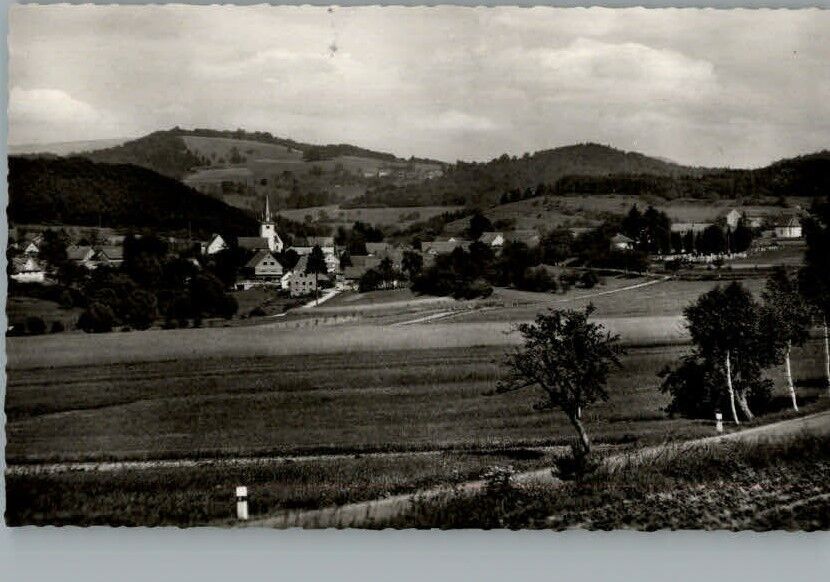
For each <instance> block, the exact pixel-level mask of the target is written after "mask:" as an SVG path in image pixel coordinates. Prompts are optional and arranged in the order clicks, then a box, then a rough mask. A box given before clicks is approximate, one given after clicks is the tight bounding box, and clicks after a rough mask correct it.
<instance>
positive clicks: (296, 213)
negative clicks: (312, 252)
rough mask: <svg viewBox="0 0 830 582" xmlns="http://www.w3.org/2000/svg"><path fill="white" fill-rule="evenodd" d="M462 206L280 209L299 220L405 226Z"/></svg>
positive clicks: (288, 216) (290, 217) (334, 206)
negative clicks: (306, 218) (311, 218)
mask: <svg viewBox="0 0 830 582" xmlns="http://www.w3.org/2000/svg"><path fill="white" fill-rule="evenodd" d="M460 208H461V207H460V206H412V207H400V208H394V207H389V208H340V207H339V206H337V205H329V206H314V207H311V208H296V209H288V210H280V215H281V216H284V217H286V218H289V219H291V220H296V221H299V222H302V221H304V220H305V217H306V216H311V217H313V219H314V221H315V222H326V223H331V224H334V225H339V224H343V225H348V226H351V225H352V224H354V223H355V222H357V221H360V222H366V223H369V224H373V225H376V226H397V227H405V226H407V225H409V224H412V223H413V222H419V221H422V220H427V219H430V218H432V217H433V216H438V215H440V214H444V213H445V212H453V211H455V210H459V209H460ZM321 218H322V219H323V220H321Z"/></svg>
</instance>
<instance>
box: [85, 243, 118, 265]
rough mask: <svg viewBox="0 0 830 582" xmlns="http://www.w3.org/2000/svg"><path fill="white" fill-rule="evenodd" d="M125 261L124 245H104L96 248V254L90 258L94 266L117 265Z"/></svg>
mask: <svg viewBox="0 0 830 582" xmlns="http://www.w3.org/2000/svg"><path fill="white" fill-rule="evenodd" d="M123 262H124V247H120V246H114V245H104V246H100V247H98V248H97V249H95V254H94V255H93V256H92V258H91V259H90V260H89V263H90V264H91V265H92V267H93V268H96V267H100V266H102V265H105V266H111V267H117V266H119V265H120V264H121V263H123Z"/></svg>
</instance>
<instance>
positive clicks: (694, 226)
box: [671, 222, 712, 235]
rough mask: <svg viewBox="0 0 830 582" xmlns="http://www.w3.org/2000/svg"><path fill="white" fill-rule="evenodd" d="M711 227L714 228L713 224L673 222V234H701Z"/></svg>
mask: <svg viewBox="0 0 830 582" xmlns="http://www.w3.org/2000/svg"><path fill="white" fill-rule="evenodd" d="M710 226H712V223H711V222H673V223H672V225H671V232H676V233H679V234H681V235H684V234H687V233H690V232H691V233H692V234H700V233H701V232H703V231H704V230H706V229H707V228H709V227H710Z"/></svg>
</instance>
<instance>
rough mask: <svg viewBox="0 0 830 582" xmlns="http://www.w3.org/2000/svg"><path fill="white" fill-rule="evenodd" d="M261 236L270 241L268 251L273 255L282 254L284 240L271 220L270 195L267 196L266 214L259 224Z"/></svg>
mask: <svg viewBox="0 0 830 582" xmlns="http://www.w3.org/2000/svg"><path fill="white" fill-rule="evenodd" d="M259 236H260V237H262V238H264V239H265V240H267V241H268V250H270V251H271V252H272V253H280V252H282V247H283V243H282V239H281V238H280V235H278V234H277V225H276V224H275V223H274V221H273V220H272V219H271V207H270V205H269V203H268V195H267V194H266V195H265V213H264V214H263V216H262V221H261V222H260V223H259Z"/></svg>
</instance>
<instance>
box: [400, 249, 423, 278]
mask: <svg viewBox="0 0 830 582" xmlns="http://www.w3.org/2000/svg"><path fill="white" fill-rule="evenodd" d="M401 268H402V269H403V272H404V273H406V276H407V277H409V280H410V281H412V280H413V279H415V278H416V277H417V276H418V275H420V274H421V271H422V270H423V268H424V257H423V256H421V253H417V252H415V251H404V253H403V258H402V259H401Z"/></svg>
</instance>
